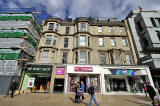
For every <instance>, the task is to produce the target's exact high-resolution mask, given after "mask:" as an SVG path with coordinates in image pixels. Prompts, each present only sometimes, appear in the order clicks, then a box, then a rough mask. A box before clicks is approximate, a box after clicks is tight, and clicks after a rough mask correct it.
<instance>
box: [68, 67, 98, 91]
mask: <svg viewBox="0 0 160 106" xmlns="http://www.w3.org/2000/svg"><path fill="white" fill-rule="evenodd" d="M81 81H83V83H84V85H85V92H87V88H88V87H89V86H90V84H91V83H93V84H94V86H95V90H96V91H97V92H98V93H101V83H100V82H101V73H100V67H99V66H94V65H92V66H89V65H67V74H66V84H65V87H66V90H65V93H69V92H73V91H74V88H75V86H76V84H77V83H79V84H81Z"/></svg>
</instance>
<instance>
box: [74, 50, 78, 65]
mask: <svg viewBox="0 0 160 106" xmlns="http://www.w3.org/2000/svg"><path fill="white" fill-rule="evenodd" d="M75 64H78V51H76V52H75Z"/></svg>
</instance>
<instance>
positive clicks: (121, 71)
mask: <svg viewBox="0 0 160 106" xmlns="http://www.w3.org/2000/svg"><path fill="white" fill-rule="evenodd" d="M114 73H115V75H134V70H125V69H115V70H114Z"/></svg>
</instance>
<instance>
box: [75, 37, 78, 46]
mask: <svg viewBox="0 0 160 106" xmlns="http://www.w3.org/2000/svg"><path fill="white" fill-rule="evenodd" d="M75 45H76V46H78V36H76V37H75Z"/></svg>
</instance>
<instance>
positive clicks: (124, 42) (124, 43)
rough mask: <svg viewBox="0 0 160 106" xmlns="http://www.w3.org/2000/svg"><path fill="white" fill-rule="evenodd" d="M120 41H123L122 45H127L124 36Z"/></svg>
mask: <svg viewBox="0 0 160 106" xmlns="http://www.w3.org/2000/svg"><path fill="white" fill-rule="evenodd" d="M122 43H123V46H127V41H126V38H122Z"/></svg>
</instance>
